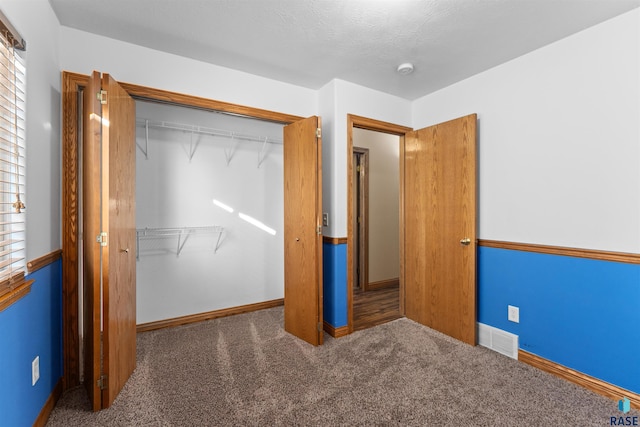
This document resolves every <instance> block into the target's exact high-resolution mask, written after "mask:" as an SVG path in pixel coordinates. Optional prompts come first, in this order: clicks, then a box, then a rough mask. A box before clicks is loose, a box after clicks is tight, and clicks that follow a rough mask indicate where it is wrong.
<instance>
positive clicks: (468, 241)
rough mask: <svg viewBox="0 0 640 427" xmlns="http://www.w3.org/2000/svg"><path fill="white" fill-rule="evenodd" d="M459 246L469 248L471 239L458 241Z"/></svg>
mask: <svg viewBox="0 0 640 427" xmlns="http://www.w3.org/2000/svg"><path fill="white" fill-rule="evenodd" d="M460 244H461V245H464V246H469V245H470V244H471V239H470V238H468V237H467V238H466V239H462V240H460Z"/></svg>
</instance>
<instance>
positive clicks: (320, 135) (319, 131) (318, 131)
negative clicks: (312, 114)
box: [316, 128, 322, 138]
mask: <svg viewBox="0 0 640 427" xmlns="http://www.w3.org/2000/svg"><path fill="white" fill-rule="evenodd" d="M316 138H322V129H321V128H316Z"/></svg>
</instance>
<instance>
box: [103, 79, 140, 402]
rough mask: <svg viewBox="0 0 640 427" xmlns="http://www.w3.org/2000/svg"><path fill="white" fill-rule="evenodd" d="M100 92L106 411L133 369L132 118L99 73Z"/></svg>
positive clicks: (121, 94)
mask: <svg viewBox="0 0 640 427" xmlns="http://www.w3.org/2000/svg"><path fill="white" fill-rule="evenodd" d="M102 88H103V90H106V91H107V103H106V104H104V105H103V117H104V118H105V120H104V121H103V123H104V124H103V131H102V132H103V197H105V200H104V201H103V203H104V204H105V207H106V209H104V210H103V214H104V215H106V219H105V223H106V224H108V230H109V244H108V245H107V246H106V247H105V248H104V250H105V251H106V253H107V254H106V255H103V258H104V259H106V260H107V263H106V264H104V265H103V275H104V276H103V282H104V285H103V288H104V313H105V319H104V325H105V332H104V355H103V356H104V373H105V375H106V376H107V380H108V387H107V389H106V395H105V396H104V399H103V407H104V408H107V407H109V406H111V404H112V403H113V401H114V399H115V398H116V396H117V395H118V393H120V390H122V388H123V387H124V385H125V383H126V382H127V380H128V379H129V377H130V376H131V374H132V373H133V370H134V369H135V367H136V253H135V252H136V196H135V189H136V176H135V166H136V163H135V159H136V155H135V154H136V153H135V137H136V129H135V123H136V114H135V102H134V100H133V98H131V97H130V96H129V94H128V93H127V92H126V91H125V90H124V89H122V88H121V87H120V85H119V84H118V83H117V82H116V81H115V80H114V79H113V78H112V77H111V76H110V75H109V74H104V75H103V77H102ZM107 195H108V199H107V197H106V196H107ZM103 263H104V261H103Z"/></svg>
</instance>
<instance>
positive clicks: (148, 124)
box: [136, 119, 283, 167]
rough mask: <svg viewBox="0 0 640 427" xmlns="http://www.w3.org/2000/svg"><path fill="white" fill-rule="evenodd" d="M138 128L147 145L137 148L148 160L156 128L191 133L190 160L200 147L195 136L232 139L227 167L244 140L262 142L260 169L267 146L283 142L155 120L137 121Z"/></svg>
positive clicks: (227, 153) (227, 151) (227, 152)
mask: <svg viewBox="0 0 640 427" xmlns="http://www.w3.org/2000/svg"><path fill="white" fill-rule="evenodd" d="M136 126H140V127H143V128H144V129H145V139H144V141H145V145H144V147H142V146H141V145H140V144H138V142H137V141H136V146H137V147H138V148H139V149H140V151H141V152H142V154H144V157H145V158H146V159H148V158H149V129H152V128H156V129H171V130H175V131H181V132H185V133H190V134H191V141H190V147H189V153H188V155H189V160H192V159H193V155H194V154H195V151H196V149H197V147H198V142H197V141H196V142H194V140H193V135H194V134H196V135H209V136H219V137H224V138H230V139H231V140H232V141H233V142H234V145H233V146H232V147H230V148H229V149H228V150H225V153H226V156H227V166H228V165H229V163H230V162H231V159H232V158H233V155H234V153H235V150H236V148H237V145H238V142H239V141H241V140H243V141H254V142H260V143H262V149H261V150H260V156H259V160H258V167H260V165H261V164H262V162H263V161H264V153H265V150H266V147H267V144H277V145H282V143H283V142H282V140H279V139H275V138H269V137H266V136H256V135H248V134H242V133H238V132H234V131H229V130H224V129H215V128H209V127H205V126H196V125H189V124H184V123H175V122H167V121H154V120H149V119H137V120H136Z"/></svg>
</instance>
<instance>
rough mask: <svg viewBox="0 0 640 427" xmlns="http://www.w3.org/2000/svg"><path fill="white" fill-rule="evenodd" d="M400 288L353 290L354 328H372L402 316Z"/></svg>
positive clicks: (356, 329) (357, 329)
mask: <svg viewBox="0 0 640 427" xmlns="http://www.w3.org/2000/svg"><path fill="white" fill-rule="evenodd" d="M399 307H400V288H399V287H398V286H394V287H390V288H382V289H376V290H372V291H366V292H363V291H361V290H359V289H354V291H353V330H354V331H359V330H362V329H367V328H371V327H372V326H376V325H381V324H383V323H387V322H390V321H392V320H395V319H399V318H400V317H402V316H400V309H399Z"/></svg>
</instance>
